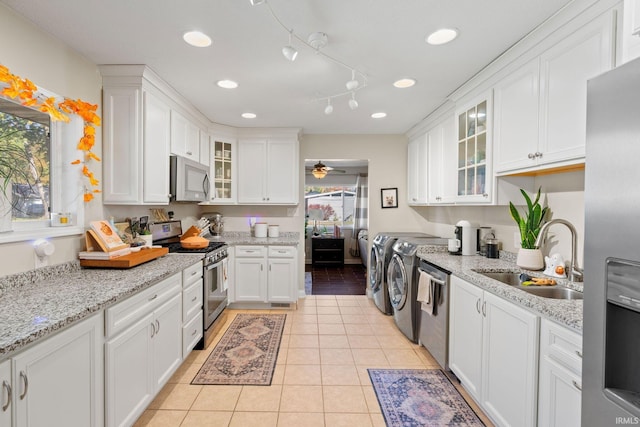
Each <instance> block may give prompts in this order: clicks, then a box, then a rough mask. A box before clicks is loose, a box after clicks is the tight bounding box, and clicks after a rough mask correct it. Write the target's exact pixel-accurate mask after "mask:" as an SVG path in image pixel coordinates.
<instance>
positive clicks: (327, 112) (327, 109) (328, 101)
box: [324, 98, 333, 115]
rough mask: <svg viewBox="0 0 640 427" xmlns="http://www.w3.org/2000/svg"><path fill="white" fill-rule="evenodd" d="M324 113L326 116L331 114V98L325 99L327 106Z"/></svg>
mask: <svg viewBox="0 0 640 427" xmlns="http://www.w3.org/2000/svg"><path fill="white" fill-rule="evenodd" d="M324 113H325V114H326V115H329V114H331V113H333V105H331V98H327V106H326V107H324Z"/></svg>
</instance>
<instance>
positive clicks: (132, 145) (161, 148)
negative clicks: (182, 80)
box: [100, 66, 170, 205]
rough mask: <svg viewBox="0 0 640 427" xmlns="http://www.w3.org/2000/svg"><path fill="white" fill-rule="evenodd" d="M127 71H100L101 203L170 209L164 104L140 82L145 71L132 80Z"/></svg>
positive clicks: (167, 112) (167, 111) (152, 88)
mask: <svg viewBox="0 0 640 427" xmlns="http://www.w3.org/2000/svg"><path fill="white" fill-rule="evenodd" d="M131 67H133V66H131ZM131 67H127V66H101V67H100V71H101V72H102V73H103V76H104V77H103V105H102V108H103V121H104V124H103V150H102V152H103V156H102V157H103V164H104V166H103V174H104V175H103V189H102V191H103V195H102V197H103V202H104V203H105V204H122V205H143V204H168V203H169V138H170V130H169V126H170V108H169V104H168V99H167V98H166V97H165V96H164V95H163V94H162V93H161V92H160V91H159V90H157V88H156V87H155V86H154V85H152V84H150V83H149V81H148V80H146V78H145V77H143V75H142V74H143V72H145V73H146V72H147V71H148V70H143V69H141V68H139V67H138V68H137V69H136V70H135V71H136V72H137V73H139V75H138V76H137V77H131V74H130V73H131V71H129V68H131ZM120 73H123V74H122V75H120Z"/></svg>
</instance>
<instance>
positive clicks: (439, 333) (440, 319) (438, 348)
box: [418, 259, 451, 370]
mask: <svg viewBox="0 0 640 427" xmlns="http://www.w3.org/2000/svg"><path fill="white" fill-rule="evenodd" d="M418 268H419V270H420V271H423V272H425V273H427V274H428V275H430V276H431V286H433V287H436V288H435V290H436V291H437V292H434V294H435V295H436V296H437V298H436V300H435V301H433V302H432V304H434V306H433V307H432V308H429V310H428V311H425V310H424V308H423V309H422V312H421V313H420V332H419V335H418V338H419V340H418V343H419V344H421V345H423V346H424V347H425V348H426V349H427V350H429V353H431V355H432V356H433V357H434V359H436V361H437V362H438V363H439V364H440V367H442V369H444V370H449V287H450V286H449V276H450V275H451V272H449V271H446V270H444V269H442V268H440V267H437V266H435V265H433V264H430V263H428V262H426V261H424V260H422V259H421V260H420V265H419V267H418ZM423 307H424V306H423Z"/></svg>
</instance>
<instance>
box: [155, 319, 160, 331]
mask: <svg viewBox="0 0 640 427" xmlns="http://www.w3.org/2000/svg"><path fill="white" fill-rule="evenodd" d="M156 325H158V329H156V334H159V333H160V321H159V320H158V319H156Z"/></svg>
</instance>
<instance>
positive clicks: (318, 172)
mask: <svg viewBox="0 0 640 427" xmlns="http://www.w3.org/2000/svg"><path fill="white" fill-rule="evenodd" d="M307 170H308V171H311V174H312V175H313V176H315V177H316V178H318V179H322V178H324V177H325V176H327V173H329V171H331V172H336V173H346V171H345V170H341V169H334V168H332V167H331V166H327V165H325V164H324V163H322V161H321V160H319V161H318V163H316V164H315V165H313V168H310V169H307Z"/></svg>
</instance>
